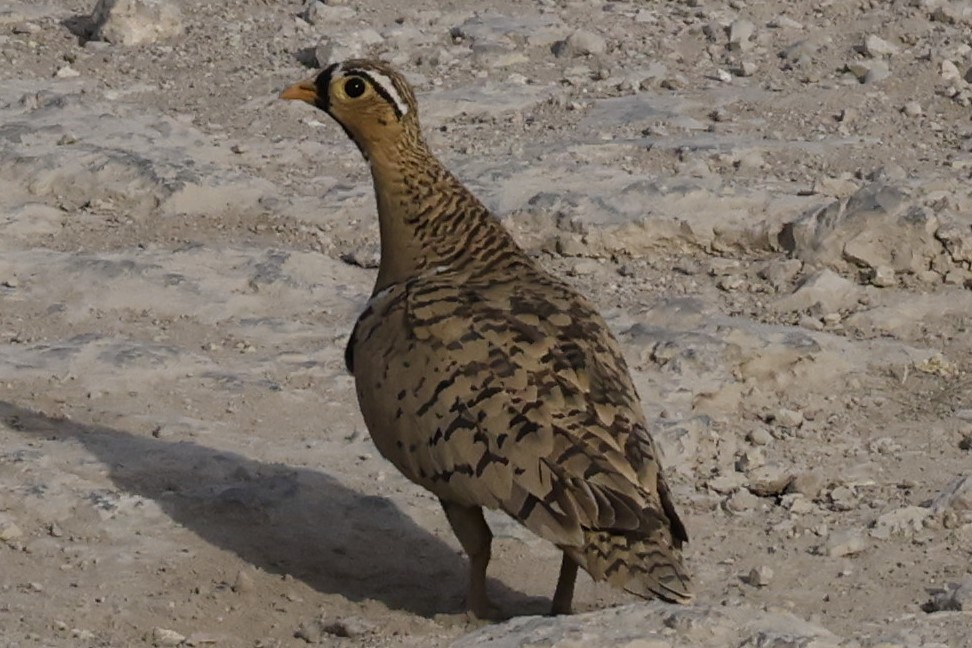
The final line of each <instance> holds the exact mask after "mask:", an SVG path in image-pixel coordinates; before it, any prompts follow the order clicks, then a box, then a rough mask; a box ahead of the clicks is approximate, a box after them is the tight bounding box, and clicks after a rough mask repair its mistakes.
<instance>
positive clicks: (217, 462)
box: [0, 401, 546, 616]
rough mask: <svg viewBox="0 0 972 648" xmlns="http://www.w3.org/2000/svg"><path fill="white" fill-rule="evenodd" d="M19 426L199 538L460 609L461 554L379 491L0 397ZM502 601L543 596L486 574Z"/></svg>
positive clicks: (332, 581)
mask: <svg viewBox="0 0 972 648" xmlns="http://www.w3.org/2000/svg"><path fill="white" fill-rule="evenodd" d="M0 420H2V421H4V422H5V423H6V424H7V425H8V426H9V427H10V428H12V429H14V430H17V431H19V432H20V433H21V434H24V435H29V436H34V437H43V438H45V439H48V440H58V441H71V440H73V441H76V442H79V443H81V444H82V445H83V446H84V447H85V448H86V449H87V450H88V451H89V452H91V453H92V454H93V455H95V456H96V457H97V458H98V460H99V461H100V462H101V463H103V464H104V465H105V466H106V467H107V468H108V471H109V472H108V476H109V478H110V479H111V481H112V482H113V483H114V484H115V485H116V487H117V488H118V489H120V490H122V491H124V492H127V493H131V494H135V495H138V496H140V497H145V498H149V499H152V500H154V501H155V502H157V503H158V504H159V506H160V507H161V508H162V510H163V511H165V513H166V514H167V515H169V516H170V517H171V518H172V519H173V520H175V521H176V522H178V523H179V524H181V525H182V526H184V527H185V528H187V529H190V530H191V531H193V532H195V533H196V534H197V535H199V537H201V538H202V539H204V540H205V541H207V542H209V543H211V544H213V545H215V546H217V547H220V548H222V549H228V550H230V551H232V552H234V553H235V554H237V555H238V556H240V558H242V559H243V560H245V561H247V562H249V563H251V564H253V565H255V566H257V567H259V568H261V569H263V570H265V571H268V572H271V573H278V574H289V575H291V576H293V577H294V578H299V579H301V580H303V581H304V582H305V583H307V584H308V585H309V586H311V587H313V588H314V589H316V590H318V591H320V592H325V593H333V594H339V595H342V596H344V597H345V598H347V599H349V600H353V601H361V600H366V599H375V600H379V601H382V602H383V603H385V604H386V605H387V606H388V607H389V608H393V609H399V610H406V611H409V612H412V613H415V614H419V615H422V616H432V615H434V614H437V613H453V612H459V611H461V610H462V609H464V605H463V598H464V592H465V582H466V573H467V566H466V561H465V559H464V558H462V557H461V556H460V555H459V554H458V553H457V552H456V551H455V550H454V549H452V548H451V547H450V546H449V545H447V544H446V543H445V542H443V541H442V540H440V539H439V538H437V537H436V536H434V535H432V534H431V533H429V532H428V531H427V530H425V529H423V528H421V527H420V526H418V525H417V524H415V522H414V521H412V519H411V518H409V517H408V516H407V515H405V514H404V513H402V511H400V510H399V508H398V507H397V506H396V505H395V504H394V503H393V502H391V501H390V500H387V499H385V498H383V497H378V496H374V495H365V494H362V493H358V492H356V491H354V490H352V489H350V488H347V487H346V486H343V485H342V484H340V483H339V482H338V481H337V480H335V479H334V478H333V477H330V476H328V475H327V474H326V473H324V472H322V471H318V470H309V469H304V468H291V467H288V466H285V465H281V464H273V463H266V462H262V461H257V460H254V459H249V458H247V457H244V456H242V455H239V454H236V453H233V452H226V451H222V450H215V449H213V448H208V447H206V446H203V445H200V444H198V443H195V442H189V441H167V440H164V439H155V438H147V437H142V436H138V435H135V434H132V433H129V432H125V431H122V430H117V429H113V428H110V427H105V426H100V425H89V424H83V423H78V422H75V421H72V420H67V419H63V418H57V417H51V416H47V415H44V414H41V413H38V412H35V411H33V410H30V409H26V408H23V407H20V406H18V405H14V404H12V403H8V402H3V401H0ZM490 589H491V591H492V593H493V595H494V596H495V597H496V599H497V602H498V603H500V604H501V606H502V607H503V608H511V609H516V610H517V611H518V613H520V614H523V613H540V612H542V611H543V609H544V606H545V605H546V602H545V601H544V600H543V599H537V598H533V597H528V596H527V595H525V594H522V593H520V592H516V591H514V590H511V589H509V588H507V587H505V586H504V585H503V584H502V583H499V582H497V581H492V582H491V583H490Z"/></svg>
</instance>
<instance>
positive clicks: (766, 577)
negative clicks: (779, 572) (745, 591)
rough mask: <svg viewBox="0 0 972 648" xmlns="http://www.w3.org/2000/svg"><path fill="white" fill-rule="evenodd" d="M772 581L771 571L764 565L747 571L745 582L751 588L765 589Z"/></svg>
mask: <svg viewBox="0 0 972 648" xmlns="http://www.w3.org/2000/svg"><path fill="white" fill-rule="evenodd" d="M772 580H773V570H772V569H771V568H769V567H767V566H766V565H760V566H759V567H754V568H752V569H751V570H749V574H747V575H746V582H747V583H749V584H750V585H752V586H753V587H766V586H767V585H769V584H770V581H772Z"/></svg>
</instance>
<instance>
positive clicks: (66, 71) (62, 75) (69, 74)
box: [54, 65, 81, 79]
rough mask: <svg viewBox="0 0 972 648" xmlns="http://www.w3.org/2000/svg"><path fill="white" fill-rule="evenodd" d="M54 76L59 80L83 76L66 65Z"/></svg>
mask: <svg viewBox="0 0 972 648" xmlns="http://www.w3.org/2000/svg"><path fill="white" fill-rule="evenodd" d="M54 76H55V77H57V78H58V79H76V78H77V77H79V76H81V73H80V72H78V71H77V70H75V69H74V68H73V67H71V66H70V65H65V66H64V67H62V68H59V69H58V70H57V72H55V73H54Z"/></svg>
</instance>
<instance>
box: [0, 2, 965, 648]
mask: <svg viewBox="0 0 972 648" xmlns="http://www.w3.org/2000/svg"><path fill="white" fill-rule="evenodd" d="M92 8H93V7H92V3H91V2H80V1H74V0H63V1H60V2H55V1H44V0H30V1H23V2H17V1H14V2H11V1H7V2H0V540H2V542H0V644H2V645H4V646H89V645H90V646H127V645H143V644H148V645H151V644H154V645H178V644H182V645H192V646H203V645H216V646H263V647H270V646H300V645H306V644H308V643H321V644H324V645H337V646H359V645H361V646H395V647H399V646H446V645H450V644H451V643H452V642H454V641H460V642H466V643H463V644H460V645H470V646H471V645H487V643H488V642H489V641H493V640H494V639H495V641H497V642H500V641H501V640H502V641H507V643H488V645H496V646H499V645H504V646H506V645H509V646H513V645H522V644H523V643H524V642H525V641H526V639H524V638H523V637H525V636H527V634H529V632H541V630H542V632H547V631H548V630H549V629H550V628H553V630H550V631H551V632H554V631H556V632H559V633H561V634H560V635H557V636H558V637H561V638H560V639H551V638H550V636H547V635H544V637H546V638H543V639H542V640H541V639H537V638H536V637H539V636H540V635H536V636H535V637H534V639H533V640H534V645H550V646H554V645H557V646H564V647H566V646H568V645H571V646H574V645H618V646H621V645H626V646H627V645H630V646H635V645H636V644H635V643H631V642H632V641H634V639H632V637H633V636H634V635H630V636H629V635H625V636H624V637H621V638H618V637H616V636H614V635H611V637H613V638H609V637H608V636H607V635H603V636H601V635H597V634H596V633H597V632H598V630H596V628H598V627H602V628H608V627H611V628H614V630H617V629H618V628H627V629H629V630H630V629H631V628H633V627H635V626H636V624H637V623H646V624H647V626H645V629H643V630H639V632H644V633H656V634H657V636H656V634H652V638H651V639H650V640H648V639H644V640H641V639H639V641H642V643H641V644H637V645H638V646H649V647H654V648H661V647H662V646H722V645H729V644H728V643H726V641H728V640H727V639H725V637H727V636H728V635H726V634H721V635H720V634H719V632H717V631H716V630H717V629H718V628H724V627H730V626H731V627H732V628H733V631H734V632H738V633H743V634H740V635H739V637H740V638H739V639H738V640H734V641H736V643H734V644H732V645H747V646H748V645H752V646H770V645H772V646H790V645H792V646H810V645H813V646H830V645H833V646H838V645H839V646H845V647H848V648H849V647H851V646H868V647H869V646H875V647H876V646H879V645H880V646H887V647H892V646H898V647H905V646H907V647H911V646H916V647H917V646H925V647H933V646H948V647H955V648H958V647H962V646H970V645H972V630H970V628H972V623H970V616H969V610H972V585H967V588H968V590H969V592H968V593H966V594H960V593H955V592H954V591H953V590H954V589H955V587H956V586H957V585H958V584H961V583H963V582H964V583H967V584H968V583H970V582H972V581H970V579H972V479H969V480H967V481H965V482H963V481H961V480H962V478H963V477H968V476H969V475H970V474H972V396H970V395H969V394H970V386H972V379H970V378H969V371H970V369H972V336H970V335H969V328H970V326H972V290H970V288H972V271H970V264H972V193H970V191H972V183H970V179H972V178H970V174H972V119H970V115H972V113H970V107H969V106H970V100H972V89H970V84H969V81H970V80H972V74H970V72H969V70H970V68H972V41H970V38H969V34H970V33H972V6H970V3H968V2H935V1H931V0H922V1H914V2H874V1H872V2H810V1H809V0H796V1H793V2H762V3H757V2H752V3H745V2H739V1H735V0H734V1H731V2H721V1H716V0H712V1H703V0H695V1H689V2H601V1H599V0H593V1H589V2H579V1H578V2H551V1H540V2H512V1H506V0H483V1H481V2H476V3H465V2H438V3H436V2H428V1H425V2H414V3H409V4H408V7H407V8H406V7H405V6H404V5H399V4H396V3H391V2H380V1H378V0H365V1H363V2H355V3H350V2H349V3H347V4H343V3H334V4H328V5H319V6H317V7H315V8H314V9H313V10H312V11H311V12H310V13H309V14H308V13H306V12H305V7H304V6H303V5H302V3H299V2H283V1H281V2H267V1H257V0H249V1H245V0H226V1H223V2H219V3H215V2H185V3H182V5H181V8H182V29H181V31H180V33H177V34H175V35H173V36H172V37H170V38H163V39H161V40H158V41H157V42H155V43H148V44H142V45H134V46H124V45H121V44H114V43H105V42H99V41H89V40H88V38H87V36H86V34H87V30H88V28H89V25H88V20H87V19H86V16H87V15H88V14H90V12H91V10H92ZM302 13H303V14H304V16H305V17H306V18H307V20H304V19H302V18H298V16H299V15H301V14H302ZM578 29H581V30H587V32H589V33H583V32H582V33H581V34H575V32H576V30H578ZM875 37H876V40H875ZM352 54H367V55H375V56H382V57H383V58H386V59H388V60H391V61H393V62H395V63H396V64H397V65H399V66H400V67H401V68H402V69H403V70H405V71H407V73H408V75H409V77H410V78H411V79H412V80H413V81H414V83H415V85H416V87H417V89H418V91H419V101H420V104H421V115H422V119H423V123H424V125H425V129H426V132H427V134H428V139H429V140H430V143H431V144H432V145H433V147H434V148H435V149H436V150H437V151H438V152H439V153H440V154H441V156H442V158H443V159H444V160H446V161H447V163H448V164H449V165H450V166H451V167H452V168H454V169H455V171H456V172H457V173H458V174H459V175H460V177H462V178H463V179H464V180H465V181H466V182H468V183H469V185H470V186H471V187H473V188H474V189H475V190H476V192H477V193H478V194H479V195H481V196H482V197H483V199H484V200H485V201H486V202H487V203H488V204H489V205H490V206H492V207H494V208H495V210H496V211H497V213H499V214H502V215H503V217H504V220H505V222H506V223H507V224H508V226H509V227H510V228H511V229H512V230H513V231H514V233H515V234H516V236H517V237H518V238H519V239H520V240H521V241H522V242H523V244H524V245H525V246H526V247H528V249H530V250H531V251H532V252H533V253H535V254H536V255H537V257H538V258H539V259H540V260H541V262H542V263H543V264H544V265H545V266H547V267H548V268H550V269H552V270H554V271H556V272H558V273H562V274H563V275H564V276H567V277H569V278H570V279H571V280H572V281H574V282H575V283H576V284H577V286H578V287H579V288H580V289H582V290H583V291H585V292H587V293H588V294H590V295H592V296H593V297H594V298H595V299H596V300H597V302H598V303H599V305H600V306H601V308H602V309H603V311H604V313H605V315H606V317H607V319H608V321H609V323H610V324H611V326H612V327H613V328H614V329H615V331H616V332H617V333H618V335H619V337H620V339H621V341H622V344H623V346H624V349H625V352H626V353H627V354H628V357H629V358H630V361H631V365H632V367H633V368H634V370H635V378H636V381H637V383H638V386H639V389H640V391H641V395H642V398H643V400H644V406H645V410H646V412H647V414H648V417H649V419H650V420H652V421H653V422H654V429H655V434H656V438H657V439H658V440H659V442H660V443H661V445H662V446H663V448H664V450H665V452H666V459H667V464H668V470H669V473H670V474H671V476H672V480H671V481H672V482H673V487H674V491H675V498H676V500H677V502H678V503H679V506H680V508H681V510H682V511H683V512H684V514H685V515H684V517H685V518H686V521H687V524H688V527H689V532H690V536H691V544H690V545H689V547H688V551H687V561H688V564H689V565H690V568H691V570H692V572H693V573H694V574H695V576H696V579H697V583H698V590H699V603H698V605H697V606H696V607H695V608H692V609H690V610H689V611H681V612H678V613H677V614H693V615H695V616H692V617H685V619H688V620H686V621H685V622H684V623H682V622H681V621H679V622H674V621H671V620H672V619H682V618H683V617H679V616H671V615H672V614H676V613H673V612H671V611H668V612H666V611H665V608H666V606H659V604H653V605H650V606H644V605H642V606H641V607H638V606H635V608H627V607H625V608H620V611H612V610H610V609H608V610H607V612H602V613H600V614H594V615H593V616H591V617H587V616H585V617H581V621H578V622H577V623H580V624H581V625H580V626H577V627H574V626H570V627H568V626H567V625H554V626H550V628H547V626H543V628H547V629H543V628H541V629H540V630H537V628H539V627H540V626H536V627H534V626H530V628H526V629H524V627H525V626H522V623H521V622H520V621H513V622H512V624H513V625H509V626H503V625H500V626H491V627H487V628H483V629H480V630H478V634H475V635H473V636H471V637H466V638H465V639H461V638H462V637H463V636H464V635H466V634H467V633H469V632H473V631H475V630H476V629H477V628H478V627H479V625H480V624H478V623H475V622H472V621H470V620H469V619H468V618H467V617H466V616H465V615H464V614H463V613H462V607H463V606H462V598H463V593H464V588H465V562H464V560H465V559H464V556H463V555H462V554H461V552H460V550H459V548H458V545H457V542H456V541H455V539H454V538H453V537H452V534H451V532H450V531H449V530H448V526H447V523H446V521H445V519H444V516H443V515H442V514H441V512H440V510H439V509H438V506H437V503H436V502H435V500H434V499H433V498H432V497H431V496H430V495H428V494H427V493H425V492H423V491H421V490H420V489H418V488H417V487H415V486H413V485H411V484H409V483H408V482H407V481H406V480H404V479H403V478H402V477H400V476H399V475H398V474H397V473H396V472H395V470H394V469H393V468H392V467H391V466H390V465H389V464H387V463H386V462H385V461H384V460H382V459H381V458H380V457H379V456H378V455H377V453H376V451H375V449H374V447H373V446H372V445H371V442H370V440H369V438H368V435H367V432H366V430H365V429H364V426H363V423H362V421H361V419H360V416H359V414H358V411H357V406H356V403H355V402H354V394H353V389H352V381H351V378H350V377H349V376H348V375H346V373H345V371H344V368H343V349H344V344H345V341H346V338H347V335H348V333H349V332H350V330H351V326H352V324H353V321H354V318H355V316H356V314H357V311H358V310H359V309H360V308H361V306H362V305H363V303H364V301H365V300H366V298H367V295H368V293H369V292H370V289H371V285H372V282H373V279H374V272H375V270H374V266H375V262H376V259H377V253H378V248H377V226H376V219H375V215H374V202H373V198H372V196H371V189H370V180H369V177H368V173H367V168H366V166H365V164H364V163H363V161H362V160H361V159H360V155H359V153H358V152H357V150H356V149H355V148H354V147H353V145H352V144H351V143H350V142H348V141H347V140H346V138H345V136H344V135H343V133H342V132H341V131H340V129H339V128H337V127H336V126H335V125H334V124H333V123H331V122H330V120H329V119H328V118H327V117H326V115H323V114H321V113H315V112H314V111H313V110H311V109H310V108H309V107H307V106H303V105H300V106H297V105H292V104H291V103H289V102H281V101H278V100H277V99H276V93H278V92H279V90H280V89H282V88H283V87H284V86H286V85H287V84H289V83H291V82H293V81H295V80H297V79H300V78H303V77H305V76H308V75H310V74H311V73H312V70H311V68H312V67H313V65H314V63H315V61H316V58H317V57H319V58H322V59H324V58H326V57H331V56H333V57H337V58H341V57H344V56H348V55H352ZM490 521H491V524H492V526H493V528H494V531H495V533H496V536H497V541H496V544H495V547H494V561H493V564H492V566H491V570H490V573H491V575H492V577H493V581H492V584H491V587H492V588H493V592H494V594H495V596H496V598H497V599H498V601H499V602H500V603H501V605H502V607H503V608H504V609H505V610H507V611H508V612H509V613H510V614H511V615H515V616H522V615H530V614H539V613H542V612H543V611H544V610H545V609H546V607H547V606H548V604H549V600H548V597H549V596H550V594H551V593H552V590H553V586H554V581H555V579H556V574H557V566H558V564H559V558H558V555H557V552H556V551H555V550H554V549H553V548H552V547H550V546H547V545H545V544H544V543H543V542H541V541H540V540H538V539H537V538H534V537H532V536H531V535H530V534H529V533H527V532H525V531H523V530H521V529H519V528H518V527H517V526H516V525H514V524H512V523H511V522H509V521H508V520H505V519H504V518H502V517H500V516H495V517H492V518H490ZM963 591H965V590H963ZM942 592H945V594H942ZM634 602H635V600H634V599H633V598H631V597H629V596H627V595H625V594H622V593H617V592H615V591H613V590H611V589H610V588H606V587H603V586H595V585H593V584H592V583H591V582H590V581H589V579H587V580H584V579H582V581H581V582H580V584H579V590H578V609H579V610H580V611H582V612H583V611H596V610H602V609H606V608H611V606H614V605H617V604H621V603H625V604H631V603H634ZM632 609H634V610H635V611H636V612H630V610H632ZM637 610H642V611H644V613H645V614H654V615H656V616H654V617H651V620H650V621H645V618H643V617H638V619H640V621H638V619H635V620H632V618H629V616H625V615H629V612H630V614H635V613H638V614H640V613H641V612H637ZM612 614H614V615H615V616H610V615H612ZM666 614H668V615H670V616H667V617H666V616H665V615H666ZM605 615H607V616H605ZM774 615H775V616H774ZM625 619H627V620H626V621H625ZM666 619H667V620H666ZM742 619H748V620H752V619H763V620H766V622H767V623H770V622H772V623H776V624H777V625H778V626H780V627H784V629H786V628H789V630H787V631H786V632H783V634H776V635H774V634H772V633H770V634H766V633H767V632H769V631H765V630H760V631H759V632H757V631H755V630H752V629H751V628H750V627H749V626H747V625H746V623H748V622H749V621H746V622H743V621H742ZM801 620H802V621H801ZM762 622H763V621H760V623H762ZM804 622H805V623H804ZM518 623H520V624H521V625H517V624H518ZM530 623H534V621H530ZM536 623H541V621H536ZM543 623H548V622H546V621H543ZM550 623H554V624H557V623H561V624H563V623H567V624H569V623H573V622H572V621H569V620H559V621H553V622H550ZM801 623H803V625H800V624H801ZM584 624H589V627H590V628H594V630H590V632H593V633H594V634H592V635H590V637H597V636H600V639H589V640H581V639H577V638H576V637H582V636H587V635H583V632H587V631H588V630H583V631H582V630H580V629H578V628H580V627H582V626H583V627H588V626H584ZM632 624H635V625H632ZM727 624H728V625H727ZM798 626H799V627H798ZM804 626H805V627H804ZM811 626H812V628H813V630H812V631H811V630H808V629H807V628H811ZM767 627H768V626H767ZM774 627H775V626H774ZM531 628H532V629H531ZM700 628H701V630H700ZM800 628H803V630H800ZM614 630H612V631H614ZM528 631H529V632H528ZM662 631H664V632H662ZM804 631H805V632H804ZM706 632H708V634H706ZM720 632H721V631H720ZM747 632H748V633H749V634H745V633H747ZM760 632H762V634H760ZM781 632H782V631H781ZM787 632H789V634H787ZM801 632H803V634H800V633H801ZM484 633H485V634H484ZM490 633H493V634H490ZM504 633H505V634H504ZM518 633H519V634H518ZM571 633H574V634H571ZM577 633H580V634H577ZM753 633H755V634H753ZM814 633H819V634H814ZM811 635H813V636H814V637H817V638H816V639H812V640H811V639H807V637H810V636H811ZM531 636H533V635H531ZM551 636H552V635H551ZM572 636H573V637H575V638H574V639H570V637H572ZM618 636H620V635H618ZM638 636H641V635H638ZM733 636H736V635H733ZM503 637H506V639H503ZM564 637H566V639H565V638H564ZM760 637H762V639H760ZM767 637H769V638H767ZM774 637H775V639H774ZM780 637H783V638H782V639H781V638H780ZM787 637H789V638H787ZM801 637H803V638H802V639H801ZM570 641H574V642H575V643H569V642H570ZM578 641H579V642H580V643H577V642H578ZM651 641H656V642H657V643H651ZM811 641H814V642H816V643H811ZM479 642H483V643H479ZM538 642H539V643H538ZM544 642H545V643H544ZM558 642H560V643H558ZM565 642H566V643H565ZM625 642H627V643H625ZM746 642H749V643H746ZM787 642H789V643H787ZM828 642H829V643H828Z"/></svg>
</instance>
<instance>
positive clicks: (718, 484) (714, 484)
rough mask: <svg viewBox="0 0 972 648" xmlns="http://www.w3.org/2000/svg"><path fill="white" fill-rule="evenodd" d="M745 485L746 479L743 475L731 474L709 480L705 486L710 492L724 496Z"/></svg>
mask: <svg viewBox="0 0 972 648" xmlns="http://www.w3.org/2000/svg"><path fill="white" fill-rule="evenodd" d="M745 483H746V477H745V476H744V475H742V474H741V473H737V472H731V473H726V474H724V475H719V476H718V477H715V478H713V479H710V480H709V481H708V482H707V484H706V485H707V486H708V487H709V488H710V489H711V490H714V491H715V492H717V493H721V494H723V495H725V494H727V493H732V492H735V491H737V490H739V489H740V488H742V486H743V484H745Z"/></svg>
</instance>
